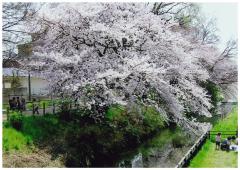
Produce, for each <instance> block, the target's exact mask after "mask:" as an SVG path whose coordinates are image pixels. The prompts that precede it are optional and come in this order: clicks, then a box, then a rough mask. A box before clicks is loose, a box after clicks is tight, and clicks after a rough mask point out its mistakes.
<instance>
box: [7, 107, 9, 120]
mask: <svg viewBox="0 0 240 170" xmlns="http://www.w3.org/2000/svg"><path fill="white" fill-rule="evenodd" d="M7 121H9V107H7Z"/></svg>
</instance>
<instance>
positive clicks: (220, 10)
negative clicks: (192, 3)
mask: <svg viewBox="0 0 240 170" xmlns="http://www.w3.org/2000/svg"><path fill="white" fill-rule="evenodd" d="M200 6H201V10H202V12H203V13H204V14H205V15H206V16H207V17H208V16H209V17H215V18H217V27H218V29H219V35H220V37H221V42H220V44H219V48H220V49H223V48H224V46H225V44H226V42H227V41H228V40H229V39H230V38H233V39H237V37H238V35H237V32H238V28H237V27H238V9H237V8H238V4H237V3H201V5H200Z"/></svg>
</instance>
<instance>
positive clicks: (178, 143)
mask: <svg viewBox="0 0 240 170" xmlns="http://www.w3.org/2000/svg"><path fill="white" fill-rule="evenodd" d="M185 143H186V138H185V137H184V136H181V135H176V136H174V137H173V139H172V145H173V147H174V148H181V147H183V146H184V145H185Z"/></svg>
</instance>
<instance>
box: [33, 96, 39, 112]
mask: <svg viewBox="0 0 240 170" xmlns="http://www.w3.org/2000/svg"><path fill="white" fill-rule="evenodd" d="M38 108H39V104H38V102H37V101H36V99H35V98H34V99H33V114H35V113H37V114H38V115H39V111H38Z"/></svg>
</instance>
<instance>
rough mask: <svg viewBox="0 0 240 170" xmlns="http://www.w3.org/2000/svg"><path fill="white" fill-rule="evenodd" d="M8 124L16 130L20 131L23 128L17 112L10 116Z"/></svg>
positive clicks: (20, 117) (19, 114)
mask: <svg viewBox="0 0 240 170" xmlns="http://www.w3.org/2000/svg"><path fill="white" fill-rule="evenodd" d="M9 120H10V124H11V126H12V127H13V128H15V129H16V130H20V129H21V128H22V126H23V116H22V115H21V113H19V112H14V113H13V114H11V116H10V119H9Z"/></svg>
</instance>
